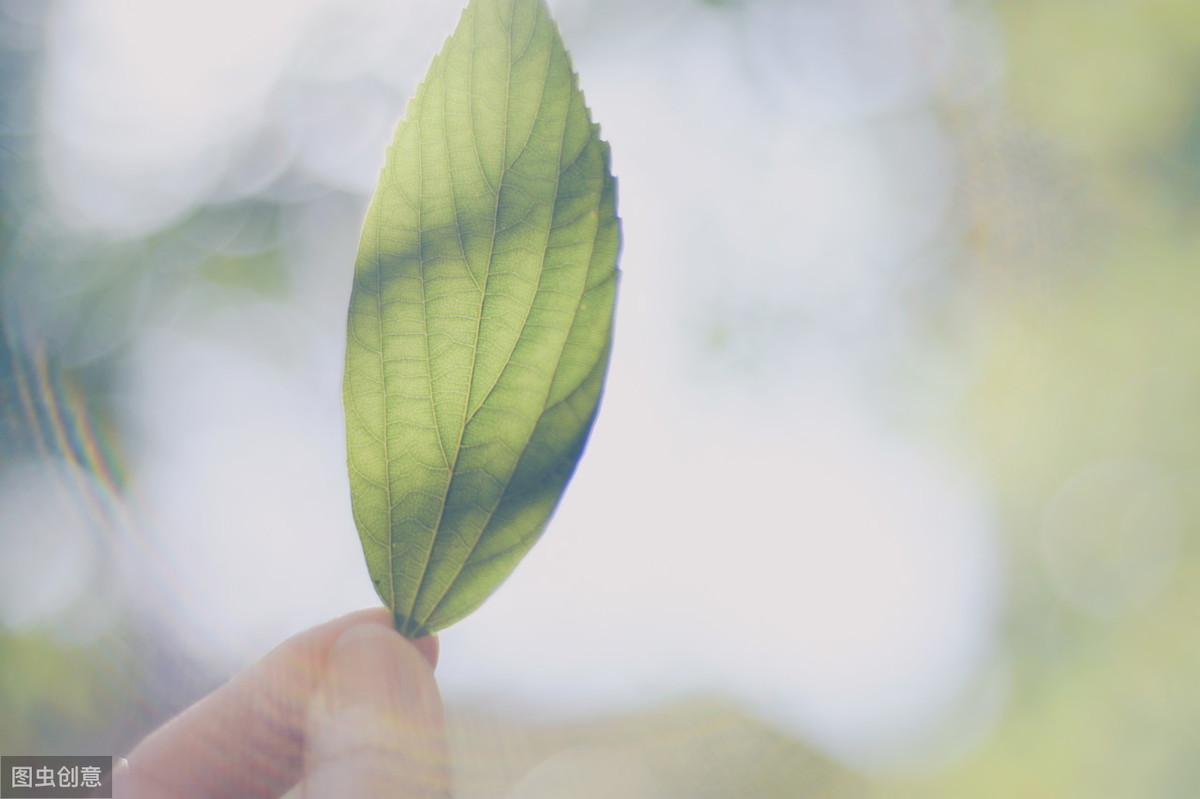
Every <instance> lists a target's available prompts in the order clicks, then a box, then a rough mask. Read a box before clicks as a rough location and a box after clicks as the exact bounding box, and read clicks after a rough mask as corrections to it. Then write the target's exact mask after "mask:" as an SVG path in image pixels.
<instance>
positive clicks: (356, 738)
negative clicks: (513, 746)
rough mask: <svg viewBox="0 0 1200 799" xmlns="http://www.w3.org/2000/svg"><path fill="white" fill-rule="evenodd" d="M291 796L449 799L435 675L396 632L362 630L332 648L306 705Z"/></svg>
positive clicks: (379, 627) (378, 628) (358, 628)
mask: <svg viewBox="0 0 1200 799" xmlns="http://www.w3.org/2000/svg"><path fill="white" fill-rule="evenodd" d="M294 793H295V794H298V795H300V796H303V797H305V799H335V798H336V799H340V798H341V797H346V796H370V797H381V799H382V798H383V797H396V798H397V799H401V798H402V799H417V798H418V797H419V798H420V799H425V798H426V797H445V796H449V762H448V757H447V750H446V734H445V723H444V720H443V717H442V702H441V698H440V697H439V695H438V690H437V684H436V683H435V682H434V679H433V671H432V670H431V669H430V666H429V663H428V661H427V660H426V657H425V656H424V655H422V654H421V652H420V651H418V649H417V648H416V647H414V646H413V645H412V643H410V642H409V641H408V640H406V639H405V638H403V637H402V636H401V635H400V634H398V633H397V632H396V631H395V630H392V629H389V628H388V627H385V626H383V625H382V624H361V625H358V626H356V627H352V628H350V629H349V630H347V631H346V632H345V633H343V634H342V636H341V637H340V638H339V639H338V640H337V643H336V644H334V646H333V649H332V650H331V651H330V654H329V662H328V667H327V669H326V672H325V678H324V679H323V680H322V682H321V684H320V685H319V686H318V688H317V690H316V692H315V693H314V694H313V697H312V700H311V701H310V703H309V708H308V723H307V747H306V751H305V778H304V781H303V782H302V783H301V784H300V785H299V786H297V788H296V789H295V790H294ZM290 795H293V793H291V792H290V793H289V796H290Z"/></svg>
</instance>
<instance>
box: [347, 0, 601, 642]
mask: <svg viewBox="0 0 1200 799" xmlns="http://www.w3.org/2000/svg"><path fill="white" fill-rule="evenodd" d="M619 248H620V222H619V219H618V217H617V215H616V184H615V180H614V179H613V178H612V175H611V169H610V167H609V150H608V146H607V144H605V143H604V142H602V141H601V140H600V138H599V131H598V127H597V126H595V125H593V124H592V123H591V120H590V115H589V113H588V110H587V107H586V105H585V104H584V101H583V96H582V93H581V92H580V91H579V89H578V86H577V83H576V78H575V74H574V72H573V70H572V69H571V65H570V62H569V58H568V56H567V54H566V51H565V49H564V47H563V45H562V41H561V39H560V37H559V35H558V32H557V30H556V28H555V27H554V24H553V22H552V21H551V19H550V17H549V14H548V12H547V10H546V8H545V5H544V3H543V2H542V0H473V2H471V4H470V5H469V6H468V8H467V10H466V11H465V12H464V14H463V16H462V19H461V20H460V22H459V25H458V28H457V29H456V31H455V33H454V34H453V35H452V36H451V37H450V38H449V39H448V40H447V42H446V45H445V47H444V48H443V50H442V52H441V53H440V54H439V55H438V56H437V57H436V58H435V59H434V62H433V65H432V66H431V68H430V71H429V75H428V76H427V78H426V80H425V82H424V83H423V84H422V86H421V87H420V89H419V90H418V92H417V94H416V96H415V97H414V98H413V100H412V102H411V103H410V105H409V111H408V114H407V117H406V119H405V120H404V121H403V122H402V123H401V124H400V126H399V127H398V128H397V131H396V136H395V139H394V142H393V145H392V147H391V148H389V152H388V158H387V163H386V165H385V167H384V170H383V173H382V176H381V180H380V185H379V188H378V190H377V191H376V194H375V197H374V198H373V200H372V203H371V208H370V210H369V211H368V215H367V221H366V223H365V225H364V228H363V236H362V241H361V244H360V249H359V257H358V261H357V262H356V265H355V282H354V288H353V291H352V294H351V302H350V312H349V321H348V335H347V357H346V374H345V384H344V401H345V405H346V426H347V455H348V464H349V469H350V475H351V498H352V506H353V509H354V518H355V524H356V526H357V527H358V530H359V534H360V537H361V539H362V543H363V549H364V553H365V555H366V559H367V564H368V569H369V571H370V572H371V576H372V579H373V581H374V582H375V585H376V588H377V590H378V591H379V593H380V596H381V598H383V600H384V602H385V603H386V604H387V605H388V606H389V607H391V608H392V610H393V613H394V614H395V615H396V619H397V623H398V627H399V628H400V629H401V632H404V633H406V634H409V635H418V634H424V633H426V632H429V631H432V630H435V629H440V628H442V627H445V626H447V625H448V624H451V623H453V622H454V621H456V620H458V619H459V618H461V617H462V616H464V615H466V614H467V613H469V612H470V611H471V610H473V609H474V608H475V607H476V606H478V604H479V603H481V602H482V601H483V599H485V598H486V597H487V595H488V594H490V593H491V591H492V590H494V588H495V587H496V586H497V585H498V584H499V583H500V582H501V581H502V580H503V579H504V578H505V577H506V576H507V575H508V573H509V572H510V571H511V570H512V568H513V567H515V565H516V562H517V561H518V560H519V559H520V557H521V556H522V555H523V554H524V553H525V552H526V551H527V550H528V548H529V547H530V546H532V544H533V542H534V541H536V539H537V537H538V536H539V535H540V534H541V531H542V529H543V528H544V526H545V524H546V522H547V521H548V519H549V517H550V515H551V513H552V512H553V510H554V507H555V506H556V505H557V502H558V499H559V497H560V496H561V493H562V491H563V490H564V489H565V486H566V483H567V481H568V480H569V479H570V476H571V473H572V472H573V470H574V467H575V464H576V462H577V460H578V458H579V456H580V454H581V452H582V449H583V447H584V445H585V443H586V440H587V436H588V433H589V431H590V429H591V425H592V422H593V420H594V418H595V414H596V410H597V407H598V404H599V399H600V394H601V391H602V386H603V380H604V374H605V371H606V369H607V364H608V355H609V350H610V347H611V338H612V312H613V305H614V302H615V287H616V276H617V270H616V259H617V254H618V250H619Z"/></svg>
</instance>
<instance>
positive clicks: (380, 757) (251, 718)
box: [113, 608, 449, 799]
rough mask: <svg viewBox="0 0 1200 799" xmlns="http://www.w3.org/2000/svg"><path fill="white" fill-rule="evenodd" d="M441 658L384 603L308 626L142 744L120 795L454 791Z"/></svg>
mask: <svg viewBox="0 0 1200 799" xmlns="http://www.w3.org/2000/svg"><path fill="white" fill-rule="evenodd" d="M437 657H438V644H437V639H436V638H435V637H429V638H422V639H419V640H416V641H409V640H407V639H405V638H404V637H402V636H401V635H400V634H398V633H397V632H396V631H395V630H394V629H392V627H391V617H390V614H389V613H388V612H387V610H386V609H384V608H372V609H370V610H362V611H358V612H355V613H351V614H349V615H346V616H343V617H341V618H338V619H334V620H333V621H330V622H327V623H325V624H322V625H319V626H317V627H314V628H312V629H310V630H307V631H305V632H303V633H300V634H299V635H297V636H295V637H293V638H291V639H289V640H287V641H285V642H284V643H282V644H280V645H279V646H278V647H276V648H275V649H274V650H273V651H271V652H270V653H269V654H267V655H266V656H265V657H263V658H262V659H261V660H259V661H258V662H257V663H255V664H254V665H252V666H251V667H250V668H249V669H247V670H246V671H245V672H243V673H241V674H239V675H238V676H237V677H235V678H234V679H232V680H231V681H230V682H228V683H227V684H225V685H224V686H222V687H221V688H219V689H217V690H216V691H214V692H213V693H212V694H209V695H208V696H206V697H205V698H204V699H201V700H200V701H199V702H197V703H196V704H195V705H193V706H192V707H190V708H188V709H187V710H185V711H184V712H183V713H181V714H180V715H179V716H177V717H176V718H174V719H173V720H171V721H169V722H168V723H167V724H165V725H164V726H162V727H160V728H159V729H158V730H156V731H155V732H153V733H152V734H151V735H150V736H149V737H147V738H146V739H145V740H144V741H142V743H141V744H139V745H138V746H137V748H136V749H134V751H133V752H132V753H131V754H130V755H129V757H128V759H127V760H126V761H125V762H124V763H122V764H121V765H119V766H118V767H117V769H116V771H115V772H114V774H113V784H114V796H120V797H128V799H142V798H143V797H147V798H150V797H153V799H217V797H254V798H255V799H258V798H260V797H261V798H264V799H265V798H266V797H271V798H272V799H275V798H276V797H286V798H287V799H296V798H297V797H304V798H305V799H333V797H352V796H370V797H398V798H399V797H403V799H409V797H414V798H415V797H422V798H423V797H444V796H448V795H449V768H448V758H447V752H446V739H445V724H444V720H443V715H442V704H441V698H440V696H439V694H438V689H437V684H436V682H435V681H434V677H433V667H434V666H435V665H436V664H437Z"/></svg>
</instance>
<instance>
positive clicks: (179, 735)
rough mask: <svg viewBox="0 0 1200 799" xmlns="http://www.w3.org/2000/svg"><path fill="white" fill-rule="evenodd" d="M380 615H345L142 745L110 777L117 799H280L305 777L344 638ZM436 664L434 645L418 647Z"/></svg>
mask: <svg viewBox="0 0 1200 799" xmlns="http://www.w3.org/2000/svg"><path fill="white" fill-rule="evenodd" d="M390 621H391V617H390V614H389V613H388V611H387V610H386V609H384V608H371V609H369V610H361V611H357V612H355V613H351V614H348V615H346V616H343V617H341V618H338V619H334V620H333V621H330V622H327V623H325V624H322V625H320V626H318V627H314V628H312V629H311V630H307V631H306V632H303V633H300V634H299V635H297V636H295V637H293V638H290V639H288V640H287V641H285V642H284V643H282V644H280V645H279V646H278V647H276V648H275V649H274V650H272V651H271V652H270V653H269V654H267V655H266V656H265V657H263V658H262V659H261V660H260V661H258V662H257V663H255V664H254V665H253V666H251V667H250V668H249V669H248V670H246V671H245V672H243V673H242V674H240V675H238V676H237V677H235V678H234V679H233V680H231V681H230V682H229V683H227V684H226V685H224V686H222V687H221V688H219V689H217V690H216V691H215V692H213V693H212V694H210V695H209V696H207V697H205V698H204V699H202V700H200V701H199V702H197V703H196V704H195V705H193V706H192V707H190V708H188V709H187V710H185V711H184V712H183V713H182V714H180V715H179V716H177V717H176V718H175V719H173V720H172V721H170V722H168V723H167V724H166V725H165V726H163V727H161V728H159V729H158V730H157V731H155V732H154V733H152V734H151V735H150V736H149V737H148V738H146V739H145V740H144V741H143V742H142V743H141V744H139V745H138V747H137V748H136V749H135V750H134V751H133V753H132V754H130V756H129V759H128V760H129V762H128V767H127V768H126V769H122V773H121V774H119V775H114V780H115V782H116V783H117V785H118V786H119V788H118V790H121V791H123V793H117V794H116V795H118V796H126V795H128V796H131V797H136V796H155V797H157V796H160V795H162V796H169V797H172V799H209V798H210V797H217V796H230V795H233V796H245V797H251V798H252V799H259V798H260V797H277V796H279V794H280V793H282V792H283V791H284V790H285V789H286V788H287V787H288V786H289V785H292V784H294V783H295V782H296V781H297V780H298V779H299V778H300V775H301V773H302V771H303V761H304V729H305V722H306V718H307V713H308V703H309V699H310V698H311V697H312V694H313V692H314V691H315V690H316V687H317V685H319V684H320V680H321V675H322V674H323V672H324V669H325V664H326V661H327V660H328V657H329V652H330V650H331V649H332V648H333V645H334V644H335V643H336V642H337V640H338V638H339V637H340V636H341V635H342V633H344V632H345V631H346V630H348V629H350V628H352V627H355V626H356V625H359V624H363V623H366V622H373V623H382V624H387V623H390ZM420 646H421V647H423V651H425V652H430V653H432V654H433V656H434V657H435V658H436V641H434V642H432V643H430V642H426V643H422V644H420Z"/></svg>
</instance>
